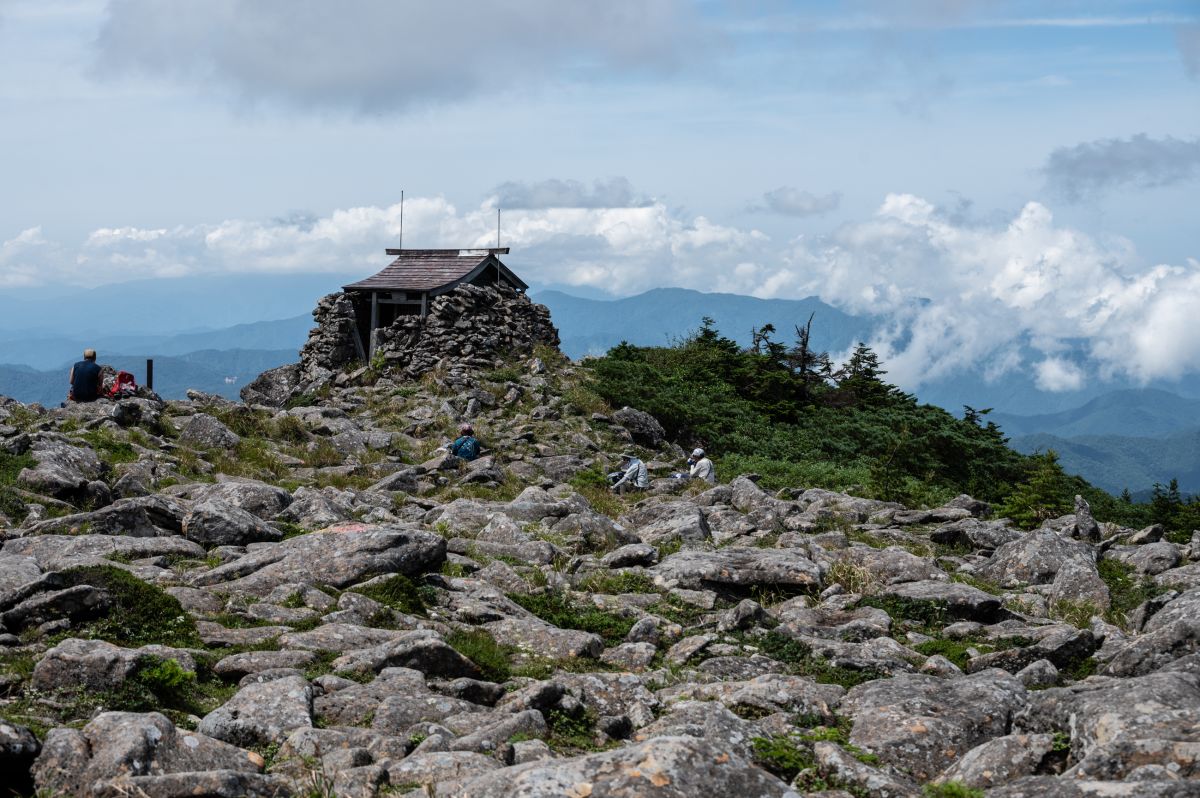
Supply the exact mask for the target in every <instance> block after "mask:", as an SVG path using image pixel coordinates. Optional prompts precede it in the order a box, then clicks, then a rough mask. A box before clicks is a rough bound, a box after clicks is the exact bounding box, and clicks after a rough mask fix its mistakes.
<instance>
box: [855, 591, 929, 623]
mask: <svg viewBox="0 0 1200 798" xmlns="http://www.w3.org/2000/svg"><path fill="white" fill-rule="evenodd" d="M854 606H855V607H856V608H857V607H875V608H876V609H880V610H883V611H884V612H886V613H887V614H888V615H890V616H891V617H892V620H894V621H900V620H904V621H914V622H916V623H917V624H919V625H920V627H921V628H922V629H927V630H931V631H935V630H938V629H941V628H942V627H943V626H945V625H946V617H947V613H946V606H945V604H943V603H941V602H938V601H932V600H930V599H914V598H908V597H907V596H866V597H864V598H862V599H859V601H858V602H857V603H856V604H855V605H854Z"/></svg>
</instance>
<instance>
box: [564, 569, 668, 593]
mask: <svg viewBox="0 0 1200 798" xmlns="http://www.w3.org/2000/svg"><path fill="white" fill-rule="evenodd" d="M579 589H580V590H586V591H587V592H588V593H611V594H619V593H657V592H658V588H657V587H655V586H654V580H653V579H651V578H650V577H648V576H646V575H645V574H643V573H638V572H637V571H622V572H620V573H611V572H608V571H594V572H592V573H590V574H588V575H587V576H586V577H584V579H583V580H581V581H580V583H579Z"/></svg>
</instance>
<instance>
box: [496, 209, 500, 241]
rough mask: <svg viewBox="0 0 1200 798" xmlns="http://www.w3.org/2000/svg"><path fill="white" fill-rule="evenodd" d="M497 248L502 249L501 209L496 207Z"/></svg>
mask: <svg viewBox="0 0 1200 798" xmlns="http://www.w3.org/2000/svg"><path fill="white" fill-rule="evenodd" d="M496 249H500V209H499V208H497V209H496Z"/></svg>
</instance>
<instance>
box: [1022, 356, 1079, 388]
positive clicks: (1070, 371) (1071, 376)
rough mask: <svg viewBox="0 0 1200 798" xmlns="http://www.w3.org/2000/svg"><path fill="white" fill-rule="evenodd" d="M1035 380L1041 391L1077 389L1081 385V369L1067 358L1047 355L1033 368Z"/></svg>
mask: <svg viewBox="0 0 1200 798" xmlns="http://www.w3.org/2000/svg"><path fill="white" fill-rule="evenodd" d="M1034 374H1035V375H1036V379H1035V382H1036V383H1037V386H1038V387H1039V388H1041V389H1042V390H1043V391H1052V392H1059V391H1078V390H1079V389H1080V388H1082V387H1083V382H1084V374H1083V370H1082V369H1080V368H1079V366H1077V365H1076V364H1074V363H1072V362H1071V361H1069V360H1064V359H1063V358H1060V357H1048V358H1046V359H1045V360H1043V361H1042V362H1040V363H1038V364H1037V366H1036V367H1035V368H1034Z"/></svg>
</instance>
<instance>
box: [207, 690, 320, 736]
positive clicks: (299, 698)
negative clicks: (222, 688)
mask: <svg viewBox="0 0 1200 798" xmlns="http://www.w3.org/2000/svg"><path fill="white" fill-rule="evenodd" d="M312 713H313V688H312V686H311V685H310V684H309V683H308V680H306V679H304V678H303V677H301V676H285V677H283V678H282V679H275V680H273V681H267V682H251V683H250V684H248V685H246V686H245V687H243V688H242V689H241V690H239V691H238V693H237V695H235V696H234V697H233V698H231V699H229V701H227V702H225V705H224V706H222V707H219V708H218V709H214V710H213V711H212V712H210V713H208V714H207V715H205V716H204V719H203V720H201V721H200V725H199V727H198V730H199V731H200V732H201V733H202V734H207V735H209V736H210V737H215V738H216V739H218V740H225V741H226V742H229V743H233V744H234V745H241V746H246V747H250V746H255V745H271V744H272V743H282V742H283V741H284V740H285V739H286V738H287V736H288V734H289V733H291V732H293V731H295V730H296V729H305V728H311V727H312V725H313V722H312Z"/></svg>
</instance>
